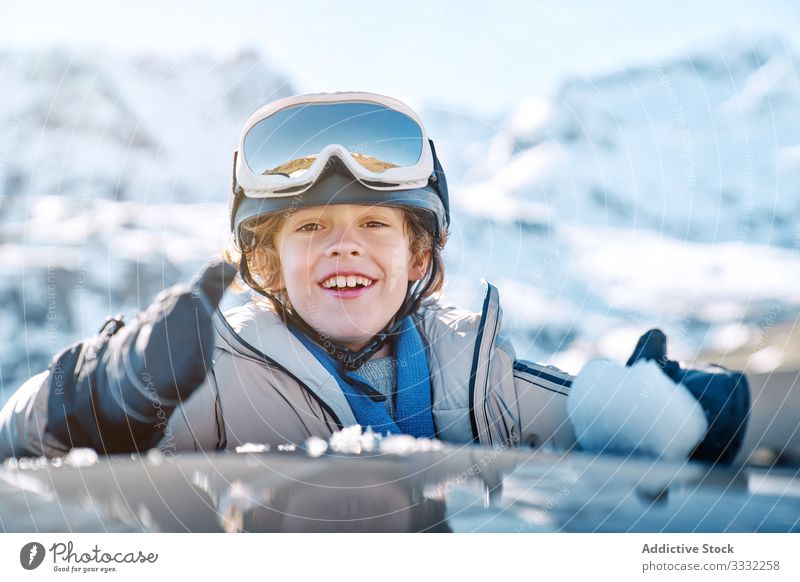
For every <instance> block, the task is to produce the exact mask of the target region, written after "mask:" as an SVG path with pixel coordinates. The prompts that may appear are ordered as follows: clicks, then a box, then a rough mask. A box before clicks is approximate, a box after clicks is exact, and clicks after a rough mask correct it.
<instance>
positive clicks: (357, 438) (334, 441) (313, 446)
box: [306, 424, 444, 457]
mask: <svg viewBox="0 0 800 582" xmlns="http://www.w3.org/2000/svg"><path fill="white" fill-rule="evenodd" d="M443 447H444V445H443V444H442V442H441V441H439V440H437V439H428V438H424V437H420V438H416V437H413V436H411V435H408V434H400V435H388V436H383V435H381V434H379V433H375V432H373V431H372V429H371V428H370V427H367V428H366V430H365V429H364V428H363V427H362V426H361V425H358V424H354V425H351V426H347V427H345V428H343V429H342V430H340V431H337V432H335V433H333V434H332V435H331V438H330V440H329V441H325V440H323V439H321V438H318V437H311V438H309V439H308V440H307V441H306V448H307V449H308V454H309V455H311V456H312V457H318V456H320V455H322V454H324V453H325V452H327V451H328V450H330V451H331V452H334V453H342V454H347V455H360V454H361V453H370V452H373V451H380V452H381V453H384V454H390V455H408V454H411V453H424V452H428V451H439V450H441V449H442V448H443Z"/></svg>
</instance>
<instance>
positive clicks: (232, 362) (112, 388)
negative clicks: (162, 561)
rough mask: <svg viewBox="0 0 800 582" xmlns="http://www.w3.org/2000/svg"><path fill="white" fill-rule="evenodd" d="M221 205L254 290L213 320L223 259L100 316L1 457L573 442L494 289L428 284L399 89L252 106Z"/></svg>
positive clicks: (437, 174)
mask: <svg viewBox="0 0 800 582" xmlns="http://www.w3.org/2000/svg"><path fill="white" fill-rule="evenodd" d="M230 219H231V229H232V233H233V236H232V241H231V244H230V246H229V247H228V248H227V249H226V252H225V257H226V259H227V260H228V261H229V262H230V263H233V264H235V265H236V266H237V269H238V272H239V275H240V276H241V278H242V280H243V281H244V282H245V283H246V284H247V285H248V286H249V287H250V288H251V289H253V290H254V291H256V292H257V293H258V294H260V295H261V296H262V300H260V301H251V302H250V303H249V304H248V305H246V306H244V307H241V308H238V309H234V310H232V311H229V312H228V313H226V314H225V315H224V316H223V315H222V314H221V313H219V311H216V310H215V308H216V305H217V303H218V302H219V299H220V297H221V295H222V292H223V291H224V287H225V286H226V285H227V283H228V281H229V279H230V273H229V272H227V271H225V269H224V268H221V267H213V268H212V269H209V271H207V272H206V274H205V275H204V276H203V277H202V278H201V279H200V280H199V282H198V283H197V284H196V285H195V286H194V287H193V288H192V289H191V290H186V289H182V288H174V289H172V290H169V291H168V292H166V293H165V294H162V296H160V297H159V299H158V300H157V301H156V303H155V304H154V305H153V306H152V307H151V308H150V309H149V310H148V311H147V312H146V313H145V314H143V315H141V316H140V317H139V319H138V320H137V321H136V322H135V323H133V324H131V325H127V326H122V324H121V323H120V322H112V323H111V327H110V328H109V329H106V330H105V332H104V333H103V334H102V335H101V336H100V338H99V340H98V341H96V342H95V343H93V344H91V345H90V346H88V347H87V346H85V345H83V344H79V345H77V346H73V347H72V348H71V349H69V350H67V351H66V352H64V353H62V354H61V355H59V356H58V357H57V358H56V359H55V361H54V364H53V365H52V366H51V371H50V373H44V374H41V375H39V376H36V377H34V378H32V379H31V380H30V381H29V382H28V383H26V384H25V385H24V386H23V387H22V388H21V389H20V390H19V391H18V393H17V394H15V396H14V397H13V398H12V400H11V401H10V402H9V403H8V404H7V406H6V407H5V409H4V410H3V412H2V414H0V427H2V428H3V429H4V432H5V433H6V434H5V437H6V438H4V439H2V443H0V457H2V456H8V455H15V456H21V455H23V454H25V455H29V454H34V455H40V454H45V455H54V454H62V453H63V452H65V451H66V450H68V449H69V448H70V447H71V446H90V447H93V448H95V449H97V450H100V451H103V452H108V453H111V452H123V451H131V450H144V449H147V448H149V447H152V446H154V445H156V444H157V445H158V446H159V447H160V448H161V450H162V451H163V452H165V453H170V452H173V451H175V450H213V449H220V450H221V449H232V448H235V447H236V446H240V445H242V444H245V443H263V444H268V445H272V446H277V445H280V444H284V443H295V444H300V445H302V444H303V443H305V441H306V439H308V438H309V437H312V436H315V437H321V438H327V437H329V436H330V435H331V434H332V433H333V432H334V431H336V430H339V429H341V428H343V427H345V426H349V425H353V424H360V425H362V426H364V427H367V426H370V427H372V429H373V430H375V431H376V432H381V433H387V434H399V433H405V434H411V435H413V436H418V437H437V438H440V439H442V440H444V441H448V442H452V443H480V444H484V445H493V446H518V445H525V446H542V445H550V446H553V447H556V448H559V449H568V448H570V447H572V446H573V445H574V444H575V442H576V435H575V434H574V431H573V428H572V424H571V423H570V421H569V419H568V415H567V406H566V404H567V395H568V393H569V388H570V385H571V383H572V381H573V378H572V377H571V376H569V375H567V374H565V373H563V372H561V371H559V370H557V369H555V368H552V367H550V366H540V365H537V364H532V363H529V362H522V361H518V360H516V358H515V356H514V351H513V348H512V347H511V345H510V344H509V343H508V342H507V341H505V340H503V339H502V336H501V334H500V319H501V312H500V306H499V302H498V294H497V291H496V289H495V288H494V287H492V286H491V285H487V291H486V297H485V299H484V302H483V308H482V311H481V313H471V312H468V311H465V310H462V309H458V308H454V307H446V306H443V305H441V304H439V303H438V302H437V301H436V300H435V299H434V298H433V295H434V294H435V293H436V292H437V291H438V290H439V289H440V288H441V286H442V282H443V266H442V261H441V256H440V252H441V250H442V248H443V247H444V244H445V242H446V239H447V230H448V227H449V221H450V214H449V200H448V193H447V183H446V180H445V175H444V172H443V171H442V169H441V166H440V164H439V162H438V159H437V157H436V152H435V149H434V146H433V142H432V141H429V140H428V138H427V135H426V133H425V130H424V127H423V125H422V123H421V121H420V119H419V118H418V116H417V115H416V113H415V112H414V111H413V110H411V109H410V108H408V107H407V106H406V105H404V104H403V103H400V102H399V101H396V100H394V99H391V98H388V97H384V96H380V95H374V94H369V93H334V94H320V95H304V96H298V97H291V98H288V99H283V100H280V101H277V102H275V103H271V104H269V105H267V106H265V107H263V108H262V109H260V110H259V111H257V112H256V113H255V114H254V115H253V116H252V117H251V118H250V119H249V120H248V122H247V123H246V125H245V128H244V131H243V133H242V138H241V140H240V144H239V149H238V151H237V153H236V154H235V157H234V183H233V191H232V195H231V202H230ZM119 330H121V331H119ZM170 330H171V331H170ZM118 331H119V333H117V332H118ZM87 354H88V356H87ZM165 354H166V356H165ZM167 356H168V357H167ZM87 362H88V363H87ZM692 402H693V401H692ZM687 406H688V407H689V408H691V407H693V406H694V404H691V403H689V404H687ZM687 414H700V415H701V416H702V413H698V412H697V411H696V410H688V412H687ZM167 419H168V422H167ZM703 422H704V421H703ZM695 424H696V425H697V426H699V423H695ZM587 430H588V429H587ZM702 430H704V428H702V427H701V428H698V429H696V431H699V432H700V434H698V435H697V436H696V438H694V437H693V438H694V440H692V442H691V443H690V444H689V450H691V446H693V444H694V443H696V442H697V440H699V437H700V436H702V434H701V432H702Z"/></svg>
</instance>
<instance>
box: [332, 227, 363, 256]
mask: <svg viewBox="0 0 800 582" xmlns="http://www.w3.org/2000/svg"><path fill="white" fill-rule="evenodd" d="M355 234H356V233H354V232H353V229H352V228H347V229H343V230H340V231H338V232H336V231H334V232H332V233H331V235H332V236H331V242H330V244H329V245H328V255H329V256H331V257H343V256H347V255H350V256H358V255H360V254H361V253H362V251H363V249H362V248H361V244H360V242H359V241H358V239H357V237H356V235H355Z"/></svg>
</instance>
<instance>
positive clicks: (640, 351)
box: [626, 329, 750, 463]
mask: <svg viewBox="0 0 800 582" xmlns="http://www.w3.org/2000/svg"><path fill="white" fill-rule="evenodd" d="M640 359H645V360H652V361H654V362H655V363H656V364H657V365H658V366H659V367H660V368H661V369H662V370H663V371H664V373H665V374H666V375H667V376H668V377H669V378H670V379H671V380H672V381H673V382H675V383H678V384H683V385H684V386H686V388H687V389H688V390H689V392H691V393H692V395H693V396H694V397H695V398H696V399H697V401H698V402H699V403H700V406H701V407H702V408H703V412H704V413H705V415H706V420H707V421H708V431H707V432H706V435H705V437H704V438H703V440H702V441H701V442H700V444H699V445H697V447H696V448H695V450H694V452H692V454H691V457H690V458H692V459H696V460H703V461H711V462H719V463H731V462H732V461H733V459H734V458H735V457H736V453H738V452H739V449H740V448H741V446H742V441H743V440H744V433H745V429H746V428H747V419H748V415H749V411H750V390H749V388H748V385H747V378H746V377H745V376H744V374H742V373H740V372H735V371H732V370H728V369H726V368H723V367H722V366H717V365H715V364H712V365H709V366H706V367H704V368H697V369H691V368H690V369H684V368H681V366H680V364H678V362H675V361H673V360H669V359H668V358H667V336H665V335H664V333H663V332H662V331H661V330H660V329H651V330H650V331H648V332H646V333H645V334H644V335H643V336H642V337H641V338H639V342H638V343H637V344H636V349H635V350H634V351H633V355H632V356H631V357H630V359H629V360H628V362H627V364H626V365H627V366H632V365H633V364H634V363H635V362H637V361H638V360H640Z"/></svg>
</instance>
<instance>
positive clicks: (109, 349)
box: [47, 261, 236, 454]
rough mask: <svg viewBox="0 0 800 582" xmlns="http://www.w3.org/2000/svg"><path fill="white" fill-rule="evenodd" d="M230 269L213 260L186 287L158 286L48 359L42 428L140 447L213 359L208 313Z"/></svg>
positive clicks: (65, 438) (67, 439)
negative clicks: (126, 317)
mask: <svg viewBox="0 0 800 582" xmlns="http://www.w3.org/2000/svg"><path fill="white" fill-rule="evenodd" d="M235 275H236V269H235V268H234V267H232V266H231V265H229V264H227V263H223V262H219V261H217V262H212V263H210V264H209V265H207V266H206V267H205V268H204V269H203V271H201V273H200V274H199V275H198V277H197V278H196V279H195V280H194V282H193V283H192V285H191V287H186V286H181V285H176V286H175V287H171V288H170V289H166V290H164V291H162V292H161V293H160V294H159V295H158V296H157V297H156V299H155V301H154V302H153V303H152V304H151V305H150V307H148V308H147V310H145V311H144V312H142V313H140V314H139V315H138V317H137V319H136V321H134V322H133V323H131V324H129V325H125V324H124V323H123V322H122V319H121V318H110V319H109V320H107V321H106V324H105V325H103V327H102V328H101V330H100V334H99V335H98V336H97V337H96V338H94V339H91V340H84V341H81V342H78V343H76V344H73V345H72V346H70V347H69V348H67V349H66V350H64V351H62V352H61V353H60V354H58V355H56V357H55V358H54V359H53V363H52V364H51V365H50V378H49V382H50V386H49V388H50V392H49V396H48V412H47V431H48V432H49V433H50V434H52V435H53V436H55V437H56V438H58V439H59V440H60V441H61V442H63V443H64V444H67V445H69V446H71V447H91V448H93V449H95V450H97V451H98V452H100V453H106V454H110V453H122V452H132V451H137V450H138V451H144V450H147V449H149V448H151V447H152V446H154V445H155V444H156V443H158V441H159V440H160V439H161V438H162V436H163V435H164V430H165V429H166V427H167V422H168V420H169V416H170V415H171V413H172V411H173V410H174V409H175V408H176V407H177V406H178V404H180V403H181V402H182V401H183V400H185V399H187V398H188V397H189V396H190V395H191V394H192V393H193V392H194V391H195V390H196V389H197V388H198V387H199V386H200V385H201V384H202V383H203V382H204V380H205V377H206V373H207V372H208V369H209V367H210V366H211V355H212V351H213V348H214V328H213V323H212V320H211V317H212V314H213V313H214V311H215V310H216V308H217V306H218V304H219V302H220V300H221V299H222V295H223V293H224V292H225V289H226V288H227V286H228V285H229V284H230V282H231V281H232V280H233V278H234V276H235Z"/></svg>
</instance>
